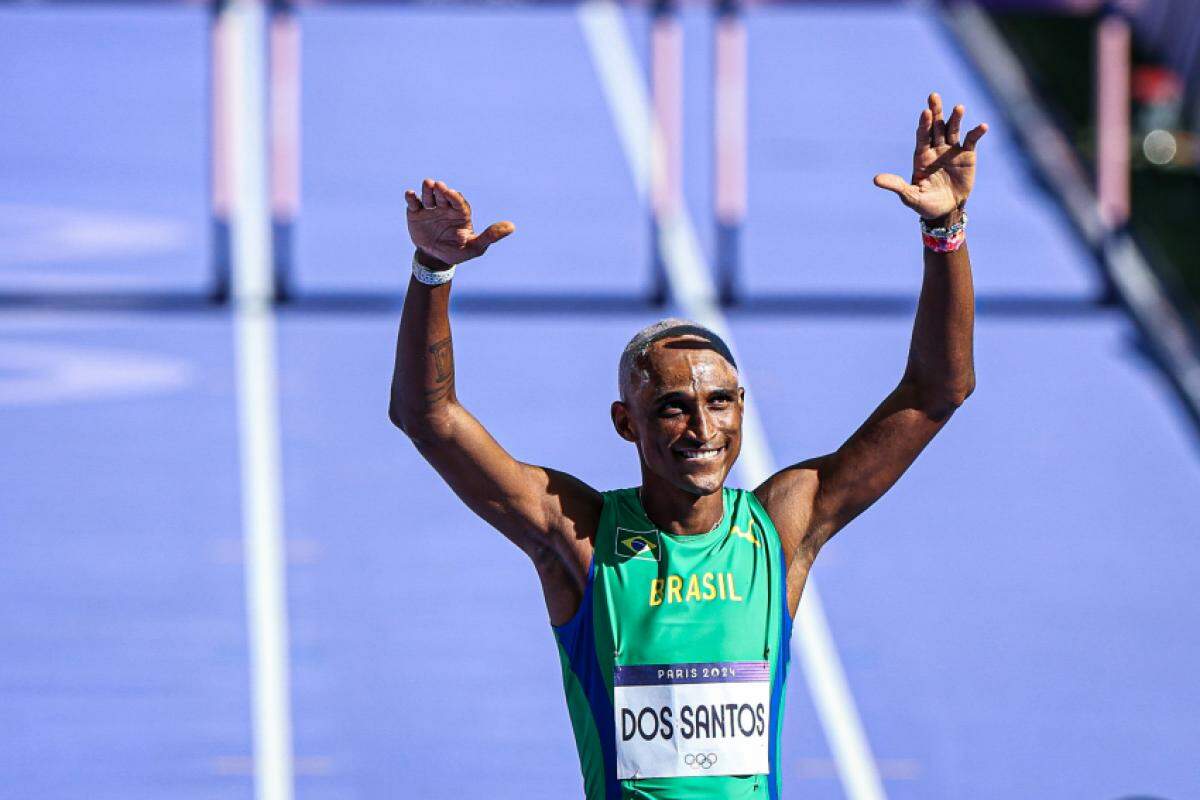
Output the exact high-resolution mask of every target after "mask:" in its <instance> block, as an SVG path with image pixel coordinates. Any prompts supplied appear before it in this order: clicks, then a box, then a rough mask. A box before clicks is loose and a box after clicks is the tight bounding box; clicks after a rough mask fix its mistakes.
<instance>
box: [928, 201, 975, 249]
mask: <svg viewBox="0 0 1200 800" xmlns="http://www.w3.org/2000/svg"><path fill="white" fill-rule="evenodd" d="M966 240H967V213H966V212H965V211H964V212H963V215H962V219H960V220H959V221H958V222H956V223H954V224H953V225H951V226H949V227H947V228H931V227H929V225H928V224H927V223H926V222H925V220H924V219H923V218H922V219H921V242H922V243H923V244H924V245H925V246H926V247H928V248H929V249H930V250H932V251H933V252H935V253H953V252H954V251H955V250H957V249H958V248H960V247H962V246H963V242H965V241H966Z"/></svg>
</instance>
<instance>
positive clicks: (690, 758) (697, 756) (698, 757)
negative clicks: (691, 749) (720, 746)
mask: <svg viewBox="0 0 1200 800" xmlns="http://www.w3.org/2000/svg"><path fill="white" fill-rule="evenodd" d="M683 763H684V764H686V765H687V766H689V767H692V768H693V769H708V768H710V767H712V766H713V765H714V764H716V763H717V754H716V753H688V754H687V755H685V756H684V757H683Z"/></svg>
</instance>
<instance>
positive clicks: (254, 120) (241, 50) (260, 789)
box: [222, 0, 293, 800]
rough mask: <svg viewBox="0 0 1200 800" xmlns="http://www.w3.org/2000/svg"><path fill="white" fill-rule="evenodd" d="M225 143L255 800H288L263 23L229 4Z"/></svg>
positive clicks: (253, 4) (251, 5) (243, 1)
mask: <svg viewBox="0 0 1200 800" xmlns="http://www.w3.org/2000/svg"><path fill="white" fill-rule="evenodd" d="M222 13H223V14H226V15H227V17H226V19H225V20H224V22H225V24H227V25H228V28H227V30H228V37H229V38H228V39H227V41H228V42H230V43H231V44H232V46H231V47H229V48H228V49H227V50H226V52H227V54H228V57H229V59H230V64H229V69H227V70H223V71H222V72H223V74H225V75H228V76H229V85H228V86H226V87H225V95H224V96H225V97H228V98H229V101H230V106H229V115H228V118H229V125H230V130H229V131H227V132H226V136H227V138H226V141H228V142H230V143H231V144H232V150H233V153H232V155H233V158H232V169H233V175H232V176H231V178H232V180H231V185H232V187H233V204H234V217H233V228H232V236H233V264H234V284H233V298H234V330H235V344H236V357H237V381H238V429H239V444H240V455H241V469H242V529H243V537H244V538H243V541H244V547H245V559H246V567H245V581H246V614H247V624H248V629H249V646H250V670H251V695H252V703H253V732H254V767H255V769H254V788H255V797H256V798H257V800H291V798H292V792H293V765H292V724H291V685H290V669H289V665H288V629H287V599H286V586H285V572H284V555H283V498H282V492H281V480H280V438H279V392H278V387H277V385H276V363H275V348H276V346H275V318H274V315H273V312H272V309H271V299H272V293H273V286H272V282H273V278H272V271H271V239H270V222H269V210H268V202H267V197H268V190H267V168H266V164H267V161H266V152H267V141H266V131H265V130H264V125H263V117H264V112H265V105H264V100H265V97H264V91H265V90H264V86H265V83H266V70H265V66H266V65H265V53H264V52H263V49H264V48H263V43H264V42H265V28H264V25H265V19H264V11H263V5H262V3H261V2H259V1H258V0H234V2H232V3H230V5H229V6H228V7H227V8H226V10H225V11H223V12H222Z"/></svg>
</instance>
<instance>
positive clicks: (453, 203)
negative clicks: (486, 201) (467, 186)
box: [433, 181, 471, 214]
mask: <svg viewBox="0 0 1200 800" xmlns="http://www.w3.org/2000/svg"><path fill="white" fill-rule="evenodd" d="M433 192H434V196H435V197H437V198H438V204H439V205H440V204H441V203H442V202H443V199H444V200H445V202H447V203H449V204H450V207H451V208H453V209H454V210H455V211H461V212H462V213H464V214H466V213H469V212H470V210H471V206H470V205H469V204H468V203H467V199H466V198H465V197H463V196H462V195H461V194H459V193H458V192H456V191H454V190H453V189H451V188H450V187H449V186H447V185H446V184H445V183H443V182H442V181H438V182H437V183H435V184H434V189H433Z"/></svg>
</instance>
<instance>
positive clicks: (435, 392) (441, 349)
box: [425, 336, 454, 403]
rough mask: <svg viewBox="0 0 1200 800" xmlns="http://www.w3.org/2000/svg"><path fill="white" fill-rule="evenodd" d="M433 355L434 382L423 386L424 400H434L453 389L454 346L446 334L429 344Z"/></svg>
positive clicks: (443, 396) (445, 395)
mask: <svg viewBox="0 0 1200 800" xmlns="http://www.w3.org/2000/svg"><path fill="white" fill-rule="evenodd" d="M429 353H430V354H431V355H432V356H433V367H434V373H435V374H434V383H433V385H432V386H427V387H426V388H425V400H426V401H427V402H430V403H432V402H435V401H438V400H442V399H443V398H445V397H447V396H449V394H450V393H451V392H453V391H454V347H453V346H452V343H451V341H450V337H449V336H447V337H446V338H445V339H442V340H441V341H438V342H434V343H433V344H431V345H430V346H429Z"/></svg>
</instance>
